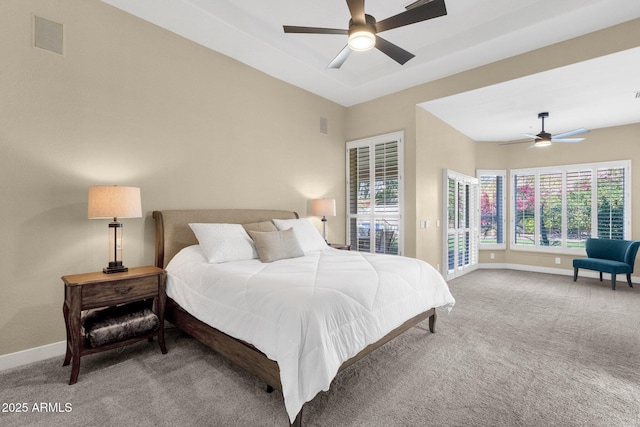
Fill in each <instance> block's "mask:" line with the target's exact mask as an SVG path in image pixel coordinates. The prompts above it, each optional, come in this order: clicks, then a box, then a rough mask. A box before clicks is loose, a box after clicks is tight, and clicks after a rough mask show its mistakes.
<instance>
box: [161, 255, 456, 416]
mask: <svg viewBox="0 0 640 427" xmlns="http://www.w3.org/2000/svg"><path fill="white" fill-rule="evenodd" d="M167 272H168V279H167V295H168V296H169V297H171V298H173V299H174V300H175V301H176V302H177V303H178V304H180V306H182V307H183V308H184V309H186V310H187V311H188V312H189V313H191V314H192V315H193V316H195V317H196V318H198V319H199V320H201V321H203V322H205V323H207V324H209V325H211V326H213V327H215V328H217V329H218V330H220V331H222V332H224V333H226V334H228V335H231V336H233V337H236V338H238V339H241V340H244V341H246V342H249V343H251V344H253V345H254V346H255V347H256V348H258V349H259V350H260V351H262V352H263V353H264V354H266V355H267V357H268V358H270V359H272V360H275V361H276V362H277V363H278V366H279V368H280V378H281V382H282V389H283V395H284V402H285V406H286V409H287V413H288V415H289V418H290V419H291V421H292V422H293V420H294V419H295V417H296V415H297V413H298V412H299V411H300V409H301V408H302V405H303V404H304V403H305V402H308V401H310V400H311V399H313V397H314V396H315V395H316V394H317V393H318V392H320V391H321V390H328V389H329V386H330V384H331V381H332V379H333V378H334V377H335V375H336V373H337V372H338V368H339V367H340V365H341V364H342V363H343V362H344V361H346V360H348V359H349V358H351V357H352V356H354V355H356V354H357V353H358V352H359V351H360V350H362V349H363V348H364V347H366V346H367V345H369V344H371V343H373V342H375V341H377V340H379V339H380V338H382V337H383V336H384V335H386V334H387V333H388V332H390V331H391V330H393V329H394V328H396V327H398V326H399V325H401V324H402V323H404V322H405V321H406V320H408V319H410V318H412V317H414V316H416V315H417V314H419V313H422V312H424V311H426V310H429V309H431V308H433V307H442V308H444V309H445V310H446V311H447V312H448V311H450V310H451V308H452V307H453V304H454V303H455V300H454V299H453V296H452V295H451V293H450V292H449V288H448V286H447V283H446V282H445V281H444V279H443V278H442V276H441V275H440V274H439V273H438V272H437V271H436V270H435V269H434V268H433V267H431V266H430V265H429V264H427V263H425V262H423V261H420V260H416V259H413V258H406V257H399V256H393V255H376V254H370V253H363V252H355V251H341V250H337V249H332V248H327V250H324V251H316V252H311V253H308V254H307V255H305V256H304V257H301V258H293V259H286V260H280V261H276V262H273V263H269V264H264V263H261V262H260V261H259V260H257V259H253V260H246V261H233V262H227V263H221V264H209V263H208V262H207V260H206V259H205V257H204V255H203V253H202V251H201V250H200V247H199V246H190V247H187V248H185V249H183V250H182V251H181V252H180V253H179V254H178V255H176V256H175V257H174V258H173V260H172V261H171V262H170V263H169V265H168V266H167Z"/></svg>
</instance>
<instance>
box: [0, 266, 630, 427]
mask: <svg viewBox="0 0 640 427" xmlns="http://www.w3.org/2000/svg"><path fill="white" fill-rule="evenodd" d="M449 285H450V288H451V291H452V293H453V295H454V297H455V298H456V301H457V302H456V306H455V307H454V308H453V310H452V312H451V313H450V314H448V315H447V314H445V313H439V317H438V321H437V324H436V333H435V334H431V333H429V331H428V327H427V326H428V325H427V322H424V323H423V324H421V325H419V326H417V327H414V328H412V329H411V330H409V331H407V332H406V333H405V334H403V335H402V336H400V337H398V338H397V339H395V340H394V341H392V342H390V343H388V344H386V345H385V346H383V347H381V348H380V349H378V350H377V351H375V352H374V353H372V354H371V355H369V356H368V357H367V358H365V359H363V360H361V361H360V362H358V363H356V364H354V365H352V366H351V367H349V368H348V369H347V370H345V371H344V372H342V373H341V374H339V375H338V377H337V378H336V379H335V380H334V382H333V384H332V387H331V390H330V391H328V392H323V393H320V394H319V395H317V396H316V398H315V399H314V400H313V401H311V402H310V403H307V404H306V405H305V409H304V415H303V423H304V425H306V426H510V427H511V426H581V427H582V426H640V288H638V287H636V288H633V289H632V288H629V287H628V286H626V284H625V283H624V282H622V283H620V284H619V285H618V289H617V290H616V291H612V290H611V289H610V285H609V283H608V281H604V282H599V281H598V280H597V279H591V278H582V277H581V278H579V279H578V282H577V283H573V281H572V278H571V277H569V276H554V275H548V274H540V273H529V272H517V271H510V270H478V271H475V272H473V273H470V274H467V275H465V276H463V277H461V278H458V279H455V280H452V281H451V282H450V284H449ZM167 347H168V349H169V353H168V354H166V355H162V354H161V353H160V350H159V349H158V346H157V343H155V342H154V343H153V344H150V343H148V342H146V341H144V342H140V343H137V344H134V345H131V346H128V347H125V348H122V349H118V350H113V351H109V352H105V353H100V354H96V355H91V356H87V357H85V358H83V359H82V363H81V367H80V377H79V380H78V383H77V384H75V385H73V386H69V385H68V384H67V381H68V380H69V373H70V367H69V366H66V367H62V366H61V364H62V359H63V358H62V357H59V358H53V359H49V360H45V361H42V362H37V363H33V364H30V365H26V366H23V367H19V368H14V369H11V370H7V371H4V372H0V404H2V405H3V406H2V408H0V425H2V426H62V425H64V426H76V425H78V426H79V425H89V426H102V425H105V426H116V425H138V426H176V425H181V426H286V425H288V419H287V416H286V413H285V410H284V405H283V401H282V394H281V393H279V392H277V391H276V392H274V393H272V394H267V393H265V391H264V389H265V384H264V383H262V382H261V381H259V380H257V379H256V378H254V377H253V376H252V375H250V374H248V373H246V372H244V371H243V370H242V369H240V368H238V367H236V366H234V365H232V364H231V363H229V362H227V361H226V360H225V359H223V358H222V357H220V356H218V355H217V354H215V353H213V352H212V351H210V350H209V349H207V348H206V347H204V346H203V345H201V344H200V343H198V342H197V341H195V340H194V339H192V338H190V337H188V336H186V335H184V334H183V333H181V332H180V331H178V330H176V329H168V330H167ZM11 404H14V405H13V407H11V406H10V405H11ZM15 404H20V407H21V408H23V409H26V411H25V412H19V413H16V412H14V411H15V409H16V405H15ZM22 404H25V405H22ZM43 404H44V405H43ZM12 408H13V409H12Z"/></svg>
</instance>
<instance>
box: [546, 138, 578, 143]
mask: <svg viewBox="0 0 640 427" xmlns="http://www.w3.org/2000/svg"><path fill="white" fill-rule="evenodd" d="M582 141H584V138H555V137H554V138H551V142H572V143H574V144H577V143H578V142H582Z"/></svg>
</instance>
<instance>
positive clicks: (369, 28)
mask: <svg viewBox="0 0 640 427" xmlns="http://www.w3.org/2000/svg"><path fill="white" fill-rule="evenodd" d="M347 6H348V7H349V12H350V13H351V19H349V29H348V30H342V29H335V28H318V27H296V26H291V25H284V26H283V28H284V32H285V33H306V34H340V35H346V36H349V39H348V44H347V46H345V47H344V48H343V49H342V50H341V51H340V53H338V55H337V56H336V57H335V58H334V59H333V61H331V62H330V63H329V65H328V66H327V68H340V67H341V66H342V64H344V61H346V60H347V58H348V57H349V54H350V53H351V51H352V50H356V51H365V50H369V49H372V48H374V47H375V48H377V49H378V50H380V51H381V52H383V53H385V54H386V55H387V56H389V57H390V58H391V59H393V60H395V61H396V62H397V63H399V64H400V65H403V64H404V63H405V62H407V61H408V60H410V59H411V58H413V57H414V56H415V55H414V54H412V53H411V52H407V51H406V50H404V49H402V48H401V47H399V46H396V45H395V44H393V43H391V42H389V41H387V40H385V39H383V38H382V37H380V36H379V35H378V33H381V32H383V31H387V30H392V29H394V28H399V27H404V26H405V25H410V24H415V23H416V22H421V21H426V20H427V19H432V18H437V17H439V16H444V15H446V14H447V9H446V7H445V4H444V0H426V1H425V0H418V1H416V2H415V3H412V4H411V5H409V6H407V10H406V11H404V12H402V13H399V14H397V15H394V16H392V17H390V18H387V19H384V20H382V21H380V22H376V19H375V18H374V17H373V16H371V15H367V14H365V13H364V0H347Z"/></svg>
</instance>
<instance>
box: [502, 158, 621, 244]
mask: <svg viewBox="0 0 640 427" xmlns="http://www.w3.org/2000/svg"><path fill="white" fill-rule="evenodd" d="M597 168H624V169H625V174H624V175H625V176H624V179H625V181H624V193H625V205H624V221H625V222H624V230H625V232H624V238H625V239H631V236H632V233H631V215H632V212H631V207H632V201H631V160H617V161H610V162H594V163H579V164H569V165H558V166H545V167H538V168H525V169H511V170H510V183H509V202H510V207H509V234H510V237H509V249H511V250H513V251H520V252H541V253H557V254H567V255H584V253H585V250H584V248H575V249H572V248H567V247H566V244H567V242H566V235H565V230H566V211H564V207H565V206H566V203H565V200H566V194H567V189H566V184H567V183H566V173H567V171H574V170H576V169H591V170H596V169H597ZM554 172H555V173H558V172H561V173H562V198H563V203H562V205H563V220H562V228H563V237H562V245H561V246H559V247H553V246H539V245H538V241H539V239H540V230H539V228H540V226H539V224H538V221H536V225H535V233H534V234H535V242H536V244H535V245H532V246H528V245H516V244H515V238H516V236H515V218H514V215H513V207H514V206H515V188H514V184H515V176H516V175H535V179H536V190H535V191H536V201H535V205H536V207H535V211H536V212H537V211H538V210H539V208H538V206H539V203H540V199H539V197H538V196H537V195H538V191H539V188H538V187H539V185H537V184H538V178H539V176H540V175H541V174H545V173H554ZM594 186H595V185H594ZM591 203H592V208H591V210H592V212H594V211H596V210H597V199H596V198H592V201H591ZM536 218H537V216H536ZM591 222H592V225H591V229H592V230H594V229H597V225H596V222H597V218H594V216H592V218H591Z"/></svg>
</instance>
